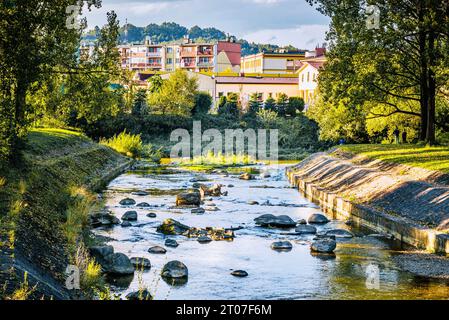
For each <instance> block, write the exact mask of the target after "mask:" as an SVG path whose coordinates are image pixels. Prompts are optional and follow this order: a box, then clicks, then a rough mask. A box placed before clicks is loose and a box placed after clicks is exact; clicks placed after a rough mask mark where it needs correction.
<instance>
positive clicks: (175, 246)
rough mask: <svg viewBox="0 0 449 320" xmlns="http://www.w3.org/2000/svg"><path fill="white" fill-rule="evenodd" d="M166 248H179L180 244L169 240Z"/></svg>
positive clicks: (166, 242) (166, 241)
mask: <svg viewBox="0 0 449 320" xmlns="http://www.w3.org/2000/svg"><path fill="white" fill-rule="evenodd" d="M165 246H166V247H170V248H177V247H178V246H179V243H178V242H177V241H176V240H174V239H167V240H165Z"/></svg>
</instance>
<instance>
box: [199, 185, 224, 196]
mask: <svg viewBox="0 0 449 320" xmlns="http://www.w3.org/2000/svg"><path fill="white" fill-rule="evenodd" d="M200 194H201V198H202V199H204V198H205V197H207V196H212V197H219V196H221V194H222V193H221V185H219V184H215V185H213V186H212V187H210V188H209V187H207V186H205V185H202V186H201V187H200Z"/></svg>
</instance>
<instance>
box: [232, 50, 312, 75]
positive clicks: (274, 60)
mask: <svg viewBox="0 0 449 320" xmlns="http://www.w3.org/2000/svg"><path fill="white" fill-rule="evenodd" d="M305 58H306V51H295V52H291V51H287V50H285V49H280V50H278V51H274V52H262V53H258V54H253V55H250V56H245V57H243V58H242V59H241V72H242V73H265V74H266V73H268V74H294V73H296V71H298V70H299V68H300V67H301V61H302V60H304V59H305Z"/></svg>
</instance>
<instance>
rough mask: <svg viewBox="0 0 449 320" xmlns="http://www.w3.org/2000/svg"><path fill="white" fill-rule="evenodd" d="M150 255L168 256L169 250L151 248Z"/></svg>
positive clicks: (157, 247) (156, 247)
mask: <svg viewBox="0 0 449 320" xmlns="http://www.w3.org/2000/svg"><path fill="white" fill-rule="evenodd" d="M148 252H149V253H152V254H166V253H167V250H165V249H164V248H162V247H160V246H154V247H151V248H150V249H148Z"/></svg>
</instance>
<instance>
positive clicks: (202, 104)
mask: <svg viewBox="0 0 449 320" xmlns="http://www.w3.org/2000/svg"><path fill="white" fill-rule="evenodd" d="M211 107H212V97H211V95H210V94H209V93H207V92H199V93H197V94H195V106H194V107H193V110H192V114H193V115H199V114H207V113H209V111H210V109H211Z"/></svg>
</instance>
